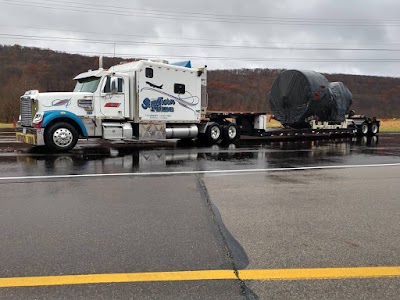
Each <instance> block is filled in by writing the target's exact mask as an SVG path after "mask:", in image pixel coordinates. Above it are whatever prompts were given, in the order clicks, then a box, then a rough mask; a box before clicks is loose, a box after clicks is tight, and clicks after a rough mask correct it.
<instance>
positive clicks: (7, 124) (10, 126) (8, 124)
mask: <svg viewBox="0 0 400 300" xmlns="http://www.w3.org/2000/svg"><path fill="white" fill-rule="evenodd" d="M0 128H14V125H13V124H12V123H0Z"/></svg>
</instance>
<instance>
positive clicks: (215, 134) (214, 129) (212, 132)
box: [205, 123, 221, 143]
mask: <svg viewBox="0 0 400 300" xmlns="http://www.w3.org/2000/svg"><path fill="white" fill-rule="evenodd" d="M205 138H206V139H207V141H208V142H210V143H216V142H218V141H219V139H220V138H221V126H219V124H217V123H211V124H210V125H208V126H207V129H206V134H205Z"/></svg>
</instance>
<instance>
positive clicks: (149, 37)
mask: <svg viewBox="0 0 400 300" xmlns="http://www.w3.org/2000/svg"><path fill="white" fill-rule="evenodd" d="M0 27H11V28H24V29H40V30H47V31H57V32H60V31H61V32H70V33H78V34H83V33H84V34H96V35H102V36H104V35H105V34H107V33H106V32H96V31H73V30H67V29H62V28H49V27H41V26H17V25H5V24H0ZM112 34H113V35H115V36H123V37H135V38H144V39H168V40H183V41H206V42H220V43H232V41H231V40H230V41H228V40H221V39H218V40H215V39H201V38H182V37H171V36H169V37H168V36H162V37H161V36H148V35H137V34H122V33H112ZM245 42H246V43H248V44H254V43H257V44H288V45H341V44H342V43H326V42H325V43H321V42H303V43H298V42H287V41H263V40H257V41H256V40H253V41H252V40H245ZM347 44H348V43H347ZM359 45H364V46H365V45H374V46H376V45H380V46H399V45H400V44H399V43H397V44H396V43H359ZM232 46H236V45H232ZM238 46H242V45H238ZM249 47H250V46H249Z"/></svg>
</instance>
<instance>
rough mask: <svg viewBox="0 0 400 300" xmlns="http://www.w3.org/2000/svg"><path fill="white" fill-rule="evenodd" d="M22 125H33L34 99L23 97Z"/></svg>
mask: <svg viewBox="0 0 400 300" xmlns="http://www.w3.org/2000/svg"><path fill="white" fill-rule="evenodd" d="M20 107H21V125H22V126H32V100H31V98H25V97H21V106H20Z"/></svg>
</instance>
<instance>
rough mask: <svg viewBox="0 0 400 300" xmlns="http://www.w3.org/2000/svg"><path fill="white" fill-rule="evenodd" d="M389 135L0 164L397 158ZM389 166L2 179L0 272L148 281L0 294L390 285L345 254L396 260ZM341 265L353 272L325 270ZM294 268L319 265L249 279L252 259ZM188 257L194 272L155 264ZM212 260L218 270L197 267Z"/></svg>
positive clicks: (181, 165) (34, 156)
mask: <svg viewBox="0 0 400 300" xmlns="http://www.w3.org/2000/svg"><path fill="white" fill-rule="evenodd" d="M396 137H397V136H391V135H383V136H381V137H380V139H379V143H373V144H371V141H369V143H364V144H362V143H361V141H349V140H346V141H318V142H308V143H297V144H296V143H277V144H251V143H250V144H242V145H236V146H232V145H228V146H218V147H210V148H193V147H189V145H184V146H180V145H178V147H176V148H175V149H158V150H145V151H139V152H138V151H131V150H129V149H125V148H119V149H114V148H113V149H107V148H105V149H102V150H100V151H99V150H95V149H93V148H90V147H82V148H81V149H78V151H75V152H73V153H71V154H67V155H64V154H63V155H47V154H45V153H40V152H39V153H31V152H30V153H29V152H28V153H27V152H22V153H3V155H0V170H1V175H2V177H7V176H30V175H48V176H51V175H54V174H87V173H90V174H96V173H97V174H104V173H105V174H109V173H122V172H133V173H138V172H139V173H140V172H155V171H163V172H169V171H173V172H177V171H190V170H221V169H224V170H235V169H247V170H251V169H254V168H270V169H271V168H272V169H274V168H275V169H276V168H282V167H304V166H335V165H336V166H343V165H350V164H354V165H362V164H379V163H399V162H400V159H399V158H400V151H399V149H400V146H399V145H398V144H397V141H396ZM399 177H400V167H396V166H391V167H382V166H381V167H374V168H368V167H367V168H362V169H354V168H345V169H320V170H297V171H284V172H279V171H278V172H262V173H253V174H252V173H248V174H241V173H223V174H188V175H172V176H171V175H170V176H159V175H153V176H152V175H149V176H146V177H140V176H129V175H127V176H121V177H115V178H112V177H104V178H102V177H94V178H64V179H61V178H51V177H49V178H46V179H40V180H38V179H35V180H30V179H29V178H28V179H20V180H3V181H0V192H1V193H0V194H1V197H0V198H1V200H0V227H1V228H2V235H3V237H4V238H3V239H2V241H1V242H0V261H1V262H2V268H1V269H0V272H1V274H0V286H1V284H2V281H1V280H2V278H3V279H4V278H10V277H18V278H20V277H22V276H24V277H25V276H29V277H32V276H33V277H35V276H59V275H76V274H106V275H107V274H120V273H129V274H138V273H139V276H144V275H143V274H142V272H156V273H155V274H154V275H153V277H152V278H151V281H150V282H132V281H131V282H125V283H112V279H111V281H106V282H108V283H103V284H101V283H98V279H96V278H98V277H96V278H94V279H93V281H92V284H77V285H69V284H67V285H60V286H36V287H10V288H0V299H3V298H4V299H38V298H39V299H72V298H73V299H397V291H398V290H399V288H400V286H399V282H400V280H399V277H389V276H386V275H385V276H378V277H377V278H360V276H361V275H360V274H362V273H363V271H362V269H361V271H360V269H357V268H360V267H380V266H388V267H398V266H400V258H399V255H398V253H400V251H399V250H400V249H399V245H400V240H399V238H398V234H397V233H398V230H399V225H398V224H400V220H399V217H400V204H399V203H400V202H399V200H398V195H399V194H400V188H399V185H398V182H399ZM343 267H345V268H355V270H356V271H357V272H356V273H357V274H358V275H357V276H354V277H351V276H350V277H351V278H344V279H332V276H333V275H332V274H335V272H337V270H340V268H343ZM293 268H299V269H301V270H307V269H310V268H327V269H326V270H327V272H328V279H318V280H316V279H314V280H304V279H300V278H299V277H296V276H298V275H295V278H297V279H296V280H289V281H288V280H285V278H284V276H282V275H280V277H279V278H280V279H279V278H278V280H273V281H271V280H268V276H269V275H268V276H267V275H264V278H263V279H261V280H260V279H258V280H255V277H256V276H255V275H254V273H252V272H253V271H254V270H270V269H279V270H281V269H283V271H285V270H287V269H289V271H290V270H292V269H293ZM196 270H201V271H204V272H205V275H204V278H205V279H203V280H200V279H201V278H200V277H201V276H200V275H198V274H197V275H195V276H200V277H198V278H196V279H197V280H193V278H192V279H191V280H188V279H187V278H189V277H185V276H188V275H187V274H186V275H182V274H178V275H179V276H181V277H180V278H181V279H180V280H177V281H176V280H175V279H176V278H175V279H174V280H172V279H173V276H172V275H171V274H170V273H166V272H174V271H196ZM214 271H215V272H219V271H222V272H229V273H228V274H231V275H226V273H223V274H224V275H223V276H221V279H220V280H210V277H212V274H213V273H212V272H214ZM233 271H238V273H236V274H235V273H233V276H232V273H230V272H233ZM245 271H249V272H250V273H245ZM241 272H242V273H241ZM310 272H311V273H312V274H314V275H315V274H317V273H318V272H317V271H315V270H314V269H312V270H311V271H310ZM396 272H398V270H397V269H396ZM372 273H373V274H378V269H376V268H373V269H372ZM289 274H292V273H290V272H289ZM319 274H320V273H319ZM178 275H177V276H178ZM292 275H293V274H292ZM317 275H318V274H317ZM115 276H117V275H115ZM160 276H161V277H162V276H164V279H165V281H160ZM202 276H203V275H202ZM241 276H243V278H245V279H242V278H241ZM318 276H321V275H318ZM318 276H317V278H318ZM329 276H330V277H329ZM110 277H112V275H111V276H110ZM333 277H334V276H333ZM361 277H362V276H361ZM112 278H116V277H112ZM185 278H186V279H185ZM96 280H97V281H96ZM43 282H45V283H46V282H50V279H43Z"/></svg>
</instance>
